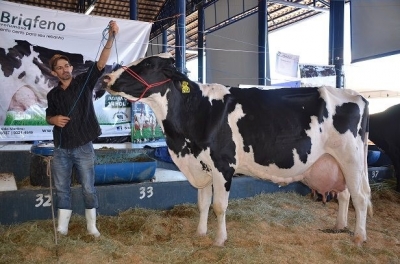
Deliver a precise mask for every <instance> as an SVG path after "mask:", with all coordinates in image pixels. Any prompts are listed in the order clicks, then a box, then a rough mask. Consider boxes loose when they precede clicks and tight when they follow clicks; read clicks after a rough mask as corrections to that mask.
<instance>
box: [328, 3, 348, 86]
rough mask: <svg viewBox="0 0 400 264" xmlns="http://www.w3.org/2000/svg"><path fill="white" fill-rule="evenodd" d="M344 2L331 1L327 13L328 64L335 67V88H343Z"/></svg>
mask: <svg viewBox="0 0 400 264" xmlns="http://www.w3.org/2000/svg"><path fill="white" fill-rule="evenodd" d="M344 1H345V0H331V2H330V11H329V64H330V65H335V72H336V88H343V79H344V74H343V72H342V68H343V47H344Z"/></svg>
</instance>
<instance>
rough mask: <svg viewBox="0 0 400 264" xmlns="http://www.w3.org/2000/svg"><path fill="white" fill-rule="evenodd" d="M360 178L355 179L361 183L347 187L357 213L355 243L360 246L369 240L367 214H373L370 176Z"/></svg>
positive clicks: (356, 182) (363, 174) (363, 175)
mask: <svg viewBox="0 0 400 264" xmlns="http://www.w3.org/2000/svg"><path fill="white" fill-rule="evenodd" d="M353 175H356V174H353ZM360 177H361V178H359V177H355V178H356V179H359V181H355V182H353V183H352V184H348V186H347V187H348V188H349V192H350V195H351V199H352V201H353V206H354V209H355V213H356V225H355V229H354V238H353V241H354V243H355V244H356V245H358V246H360V245H361V244H362V243H363V242H364V241H366V240H367V231H366V225H367V212H368V211H370V212H371V214H372V204H371V200H370V195H371V190H370V187H369V183H368V175H365V173H362V175H361V176H360Z"/></svg>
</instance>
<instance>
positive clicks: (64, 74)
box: [60, 72, 72, 81]
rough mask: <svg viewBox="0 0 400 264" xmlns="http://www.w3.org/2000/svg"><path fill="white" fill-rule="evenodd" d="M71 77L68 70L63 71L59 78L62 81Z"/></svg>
mask: <svg viewBox="0 0 400 264" xmlns="http://www.w3.org/2000/svg"><path fill="white" fill-rule="evenodd" d="M71 78H72V74H71V73H70V72H64V73H63V74H62V75H61V77H60V79H61V80H63V81H67V80H69V79H71Z"/></svg>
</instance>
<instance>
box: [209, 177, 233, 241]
mask: <svg viewBox="0 0 400 264" xmlns="http://www.w3.org/2000/svg"><path fill="white" fill-rule="evenodd" d="M225 183H226V181H225V179H224V177H223V176H222V175H219V177H216V176H213V185H214V195H213V209H214V213H215V215H216V216H217V224H218V227H217V235H216V237H215V240H214V245H215V246H220V247H222V246H224V243H225V241H226V240H227V238H228V235H227V232H226V219H225V216H226V209H227V207H228V199H229V191H226V189H225V188H226V186H225ZM229 185H230V184H229Z"/></svg>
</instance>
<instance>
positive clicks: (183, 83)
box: [182, 81, 190, 93]
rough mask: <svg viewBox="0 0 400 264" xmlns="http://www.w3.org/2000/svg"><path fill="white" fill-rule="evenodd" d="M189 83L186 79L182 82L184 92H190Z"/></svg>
mask: <svg viewBox="0 0 400 264" xmlns="http://www.w3.org/2000/svg"><path fill="white" fill-rule="evenodd" d="M188 84H189V83H188V82H186V81H183V82H182V93H190V87H189V85H188Z"/></svg>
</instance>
